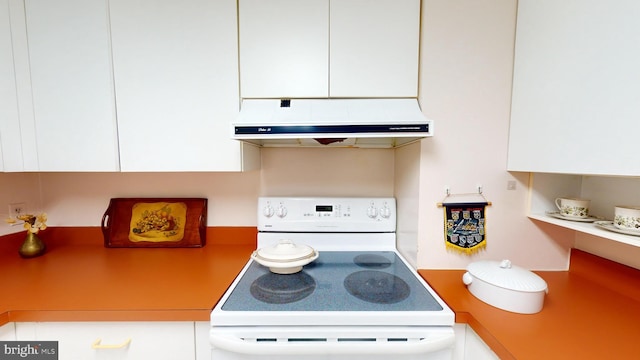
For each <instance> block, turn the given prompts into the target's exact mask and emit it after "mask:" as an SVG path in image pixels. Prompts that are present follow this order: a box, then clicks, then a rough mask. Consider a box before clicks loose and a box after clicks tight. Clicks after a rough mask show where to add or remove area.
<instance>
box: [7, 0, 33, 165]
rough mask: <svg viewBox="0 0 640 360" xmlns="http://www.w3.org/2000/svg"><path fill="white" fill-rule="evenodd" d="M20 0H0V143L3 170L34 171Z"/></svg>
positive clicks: (26, 55)
mask: <svg viewBox="0 0 640 360" xmlns="http://www.w3.org/2000/svg"><path fill="white" fill-rule="evenodd" d="M31 94H32V92H31V73H30V71H29V49H28V47H27V29H26V22H25V9H24V2H23V0H0V143H1V144H0V145H1V148H2V151H1V153H2V168H3V170H4V171H37V170H38V154H37V149H36V137H35V127H34V119H33V102H32V96H31Z"/></svg>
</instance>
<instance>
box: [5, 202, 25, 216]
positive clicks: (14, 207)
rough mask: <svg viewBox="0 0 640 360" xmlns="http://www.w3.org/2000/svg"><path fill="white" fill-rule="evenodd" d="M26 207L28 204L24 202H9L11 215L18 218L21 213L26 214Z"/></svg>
mask: <svg viewBox="0 0 640 360" xmlns="http://www.w3.org/2000/svg"><path fill="white" fill-rule="evenodd" d="M26 208H27V207H26V204H25V203H23V202H21V203H13V204H9V217H10V218H17V217H18V216H20V215H24V214H25V211H26Z"/></svg>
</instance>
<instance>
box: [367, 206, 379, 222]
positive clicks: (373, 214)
mask: <svg viewBox="0 0 640 360" xmlns="http://www.w3.org/2000/svg"><path fill="white" fill-rule="evenodd" d="M367 216H368V217H370V218H372V219H375V218H376V216H378V209H376V207H375V206H373V205H371V206H369V208H368V209H367Z"/></svg>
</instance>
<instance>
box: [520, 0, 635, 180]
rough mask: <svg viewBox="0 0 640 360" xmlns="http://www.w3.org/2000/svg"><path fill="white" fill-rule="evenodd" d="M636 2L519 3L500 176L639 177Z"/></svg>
mask: <svg viewBox="0 0 640 360" xmlns="http://www.w3.org/2000/svg"><path fill="white" fill-rule="evenodd" d="M638 18H640V2H638V1H636V0H612V1H588V2H585V1H580V0H565V1H555V0H520V1H519V2H518V20H517V24H518V25H517V33H516V53H515V70H514V80H513V81H514V82H513V100H512V101H513V102H512V113H511V126H510V138H509V160H508V169H509V170H511V171H531V172H549V173H567V174H587V175H589V174H594V175H623V176H638V175H640V166H639V164H640V161H639V160H638V149H637V144H638V136H639V134H640V66H638V64H640V46H638V39H640V22H638Z"/></svg>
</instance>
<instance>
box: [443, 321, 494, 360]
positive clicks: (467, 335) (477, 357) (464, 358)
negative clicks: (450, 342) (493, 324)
mask: <svg viewBox="0 0 640 360" xmlns="http://www.w3.org/2000/svg"><path fill="white" fill-rule="evenodd" d="M453 329H454V331H455V334H456V347H455V351H454V355H453V359H454V360H499V359H500V358H499V357H498V355H496V354H495V353H494V352H493V350H491V348H489V346H488V345H487V344H485V342H484V341H482V339H481V338H480V336H478V334H476V332H475V331H473V329H471V327H470V326H469V325H466V324H455V325H454V328H453Z"/></svg>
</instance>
